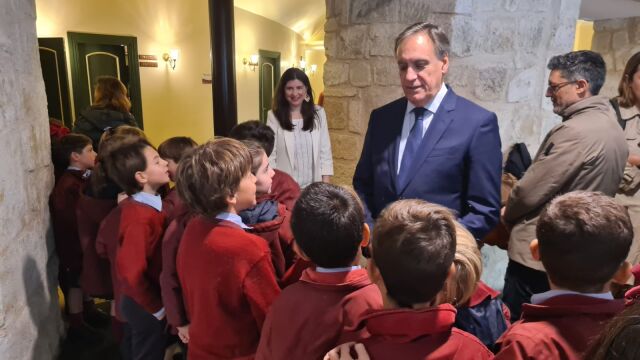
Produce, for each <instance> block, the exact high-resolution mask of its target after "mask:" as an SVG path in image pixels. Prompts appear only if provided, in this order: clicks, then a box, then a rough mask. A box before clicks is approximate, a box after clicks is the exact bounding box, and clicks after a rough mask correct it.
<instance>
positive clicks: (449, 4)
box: [399, 0, 465, 24]
mask: <svg viewBox="0 0 640 360" xmlns="http://www.w3.org/2000/svg"><path fill="white" fill-rule="evenodd" d="M456 2H457V1H456V0H429V1H424V0H404V1H402V3H401V5H400V9H399V10H400V11H399V13H400V14H399V19H401V20H402V21H403V22H405V23H407V24H411V23H414V22H418V21H425V19H427V18H428V17H429V16H432V15H433V14H434V13H441V14H442V13H444V14H455V13H456ZM464 7H465V6H463V8H464ZM442 16H443V15H440V17H442ZM444 16H446V15H444ZM435 23H436V24H438V22H435Z"/></svg>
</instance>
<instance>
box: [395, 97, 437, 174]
mask: <svg viewBox="0 0 640 360" xmlns="http://www.w3.org/2000/svg"><path fill="white" fill-rule="evenodd" d="M448 91H449V90H448V89H447V87H446V86H445V84H442V86H441V87H440V90H438V93H436V96H434V97H433V100H431V102H430V103H428V104H427V105H426V106H425V107H424V108H425V109H427V111H426V112H425V113H424V121H423V123H422V137H424V134H425V133H426V132H427V129H428V128H429V125H430V124H431V120H433V115H434V114H435V113H436V111H438V108H439V107H440V104H441V103H442V100H443V99H444V96H445V95H447V92H448ZM415 108H416V106H415V105H413V104H412V103H411V102H410V101H407V111H405V113H404V122H403V123H402V132H401V133H400V146H399V147H398V167H397V169H396V174H399V173H400V164H402V155H403V154H404V148H405V146H406V145H407V138H409V133H410V132H411V128H412V127H413V124H414V123H415V122H416V117H415V113H414V112H413V109H415Z"/></svg>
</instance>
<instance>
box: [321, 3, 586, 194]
mask: <svg viewBox="0 0 640 360" xmlns="http://www.w3.org/2000/svg"><path fill="white" fill-rule="evenodd" d="M326 4H327V22H326V24H325V33H326V34H325V48H326V55H327V63H326V64H325V72H324V83H325V108H326V111H327V116H328V120H329V126H330V129H331V140H332V145H333V156H334V166H335V174H336V176H335V181H336V182H337V183H341V184H351V177H352V175H353V171H354V168H355V164H356V162H357V160H358V158H359V157H360V149H361V148H362V143H363V138H364V134H365V132H366V128H367V122H368V118H369V113H370V112H371V110H372V109H374V108H376V107H378V106H381V105H383V104H385V103H387V102H389V101H391V100H394V99H396V98H398V97H400V96H402V89H401V88H400V86H399V78H398V70H397V66H396V64H395V58H394V53H393V45H394V39H395V37H396V36H397V34H398V33H399V32H400V31H401V30H402V29H404V28H405V27H406V26H407V25H410V24H412V23H415V22H418V21H430V22H433V23H435V24H438V25H440V26H441V27H443V28H444V29H445V31H446V32H447V33H448V34H449V38H450V39H451V43H452V53H451V64H452V65H451V67H450V70H449V75H448V77H447V79H446V82H447V83H448V84H450V85H451V86H452V87H453V89H454V90H455V91H456V92H457V93H458V94H460V95H463V96H465V97H467V98H469V99H471V100H473V101H475V102H477V103H479V104H481V105H482V106H484V107H486V108H488V109H490V110H492V111H494V112H496V113H497V114H498V119H499V122H500V134H501V137H502V141H503V147H504V145H508V144H511V143H513V142H515V141H523V142H525V143H526V144H527V145H528V146H529V149H530V151H531V152H532V154H533V153H535V151H536V150H537V148H538V146H539V144H540V142H541V141H542V138H543V137H544V135H545V134H546V132H547V131H548V130H549V129H550V128H551V127H552V126H553V125H555V124H556V123H557V122H558V121H559V119H558V118H557V116H555V115H554V114H553V113H552V112H551V106H550V103H549V101H548V100H547V99H545V98H544V93H545V88H546V84H547V76H548V72H547V70H546V64H547V61H548V59H549V58H550V57H551V56H553V55H556V54H560V53H565V52H568V51H571V48H572V45H573V40H574V33H575V23H576V20H577V17H578V12H579V8H580V0H430V1H425V0H327V1H326Z"/></svg>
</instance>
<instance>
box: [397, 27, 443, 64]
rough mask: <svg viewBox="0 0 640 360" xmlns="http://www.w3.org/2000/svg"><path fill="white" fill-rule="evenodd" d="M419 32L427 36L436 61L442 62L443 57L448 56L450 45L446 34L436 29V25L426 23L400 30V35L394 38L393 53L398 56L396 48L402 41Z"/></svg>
mask: <svg viewBox="0 0 640 360" xmlns="http://www.w3.org/2000/svg"><path fill="white" fill-rule="evenodd" d="M419 32H424V33H426V34H427V35H428V36H429V38H430V39H431V42H432V43H433V45H434V47H435V51H436V56H437V57H438V59H440V60H443V59H444V57H445V56H448V55H449V48H450V45H449V38H448V37H447V34H445V33H444V31H442V30H441V29H440V28H439V27H438V25H434V24H431V23H428V22H419V23H415V24H413V25H410V26H409V27H407V28H406V29H404V30H402V32H401V33H400V35H398V37H396V45H395V48H394V52H395V53H396V55H397V54H398V48H399V47H400V44H401V43H402V41H403V40H404V39H406V38H408V37H409V36H411V35H414V34H417V33H419Z"/></svg>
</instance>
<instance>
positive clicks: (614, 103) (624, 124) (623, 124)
mask: <svg viewBox="0 0 640 360" xmlns="http://www.w3.org/2000/svg"><path fill="white" fill-rule="evenodd" d="M609 102H610V103H611V107H613V110H614V111H615V112H616V118H618V124H620V127H621V128H622V130H624V129H625V128H626V127H627V122H626V121H624V120H622V114H620V104H618V101H617V100H616V99H615V98H614V99H609Z"/></svg>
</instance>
